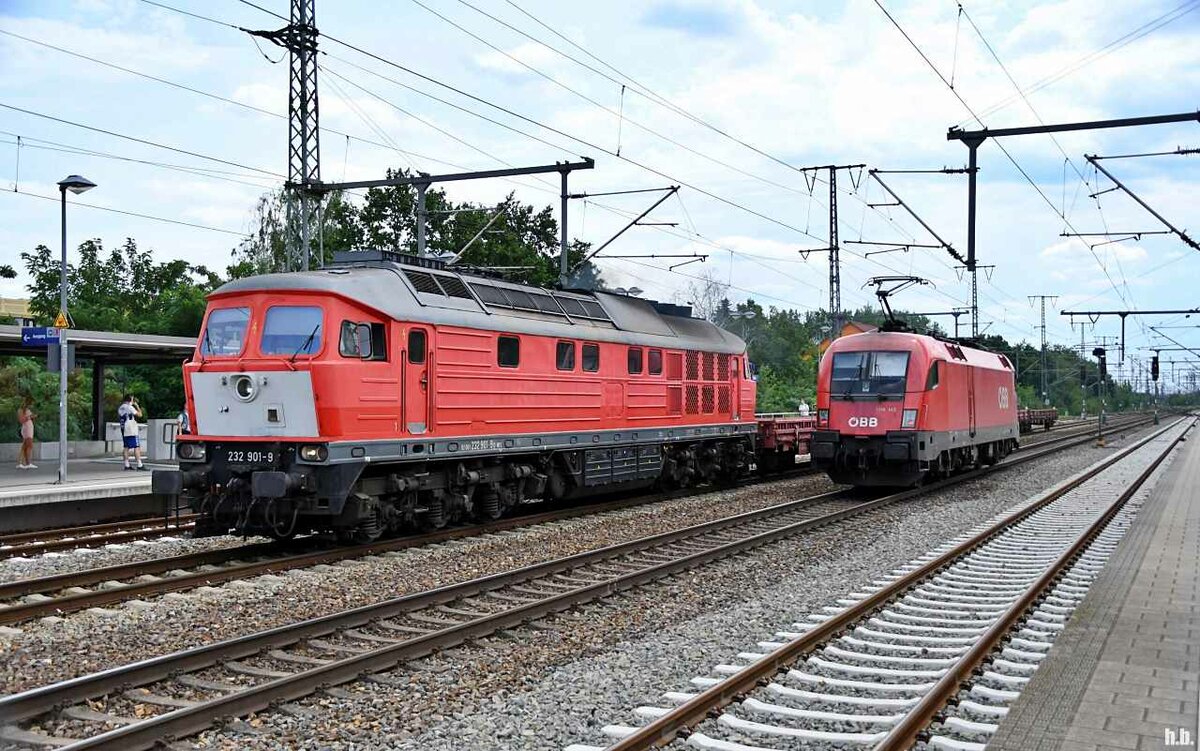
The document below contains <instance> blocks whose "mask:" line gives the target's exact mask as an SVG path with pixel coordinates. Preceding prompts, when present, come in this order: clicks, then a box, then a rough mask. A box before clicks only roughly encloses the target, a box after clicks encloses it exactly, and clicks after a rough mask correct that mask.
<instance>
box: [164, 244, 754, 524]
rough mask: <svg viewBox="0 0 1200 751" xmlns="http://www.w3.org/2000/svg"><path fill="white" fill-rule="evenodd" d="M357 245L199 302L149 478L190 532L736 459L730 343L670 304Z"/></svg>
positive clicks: (453, 509) (576, 489) (419, 511)
mask: <svg viewBox="0 0 1200 751" xmlns="http://www.w3.org/2000/svg"><path fill="white" fill-rule="evenodd" d="M355 255H356V256H359V257H362V256H363V254H355ZM371 258H372V260H359V261H355V262H352V263H349V264H342V265H337V266H334V267H331V268H329V269H325V270H321V271H311V272H302V273H289V274H271V275H266V276H259V277H253V278H249V279H242V280H238V281H234V282H231V283H229V284H226V285H225V286H223V287H221V288H220V289H218V290H217V291H216V292H214V293H213V294H212V295H211V296H210V300H209V310H208V313H207V315H206V317H205V322H204V329H203V331H202V334H201V337H200V341H199V344H198V346H197V351H196V354H195V355H194V357H193V359H192V360H191V361H190V362H189V363H187V364H186V365H185V366H184V384H185V389H186V391H187V399H188V406H189V410H190V411H191V413H192V417H193V425H194V426H195V434H194V435H192V436H187V437H185V438H184V439H183V440H182V441H181V444H180V446H179V452H178V453H179V456H180V470H179V471H178V472H156V473H155V475H154V490H155V492H160V493H164V494H168V495H183V496H185V497H186V498H187V499H188V501H189V503H190V505H191V506H192V507H193V508H194V509H195V510H196V511H197V512H198V513H199V514H200V515H201V517H200V522H199V524H198V533H200V534H205V533H207V534H223V533H225V532H227V531H229V530H231V529H232V530H235V531H237V532H240V533H243V534H248V533H263V534H268V535H271V536H275V537H288V536H290V535H292V534H295V533H297V532H304V531H335V532H338V533H340V534H341V535H343V536H345V537H347V538H350V539H358V540H363V539H372V538H374V537H376V536H378V535H379V534H381V533H383V532H384V531H386V530H389V529H398V528H401V527H404V526H414V525H415V526H419V527H425V528H434V527H439V526H441V525H443V524H445V523H446V522H448V521H452V520H459V519H486V518H496V517H498V516H500V515H502V514H504V513H506V512H508V511H510V510H511V509H513V508H514V507H516V506H517V505H518V504H520V503H521V502H523V501H526V500H540V499H562V498H573V497H578V496H583V495H587V494H589V493H595V492H599V491H601V490H610V489H613V488H614V487H625V486H629V487H636V486H643V485H650V484H654V483H661V484H664V485H676V486H678V485H687V484H690V483H693V482H705V481H711V480H715V479H718V478H732V477H736V476H738V475H740V474H742V473H744V472H745V471H747V470H748V469H749V467H750V465H751V463H752V457H753V453H752V452H753V448H754V440H755V434H756V430H757V423H756V422H755V420H754V415H753V410H754V403H755V384H754V382H753V381H752V380H751V379H750V378H749V377H748V372H749V370H748V365H747V363H746V357H745V344H744V343H743V342H742V341H741V340H740V339H738V338H737V337H735V336H734V335H732V334H730V333H728V332H726V331H724V330H722V329H720V328H718V327H716V326H713V325H712V324H710V323H708V322H707V321H702V320H697V319H695V318H692V317H690V311H689V310H688V309H686V308H681V307H679V306H673V305H663V304H657V303H651V302H648V301H645V300H640V299H637V298H631V297H625V296H621V295H614V294H606V293H587V292H559V291H549V290H545V289H540V288H535V287H529V286H524V285H518V284H511V283H507V282H503V281H498V280H495V279H490V278H485V277H477V276H469V275H464V274H458V273H456V272H455V271H453V270H451V269H448V268H442V267H441V266H440V264H437V263H436V262H426V261H420V260H418V259H414V258H411V257H404V256H396V255H393V254H374V255H372V257H371Z"/></svg>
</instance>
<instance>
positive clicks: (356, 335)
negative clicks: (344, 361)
mask: <svg viewBox="0 0 1200 751" xmlns="http://www.w3.org/2000/svg"><path fill="white" fill-rule="evenodd" d="M338 353H339V354H341V356H342V357H357V358H359V359H362V360H386V359H387V336H386V335H385V333H384V328H383V324H382V323H355V322H354V321H342V335H341V337H340V339H339V341H338Z"/></svg>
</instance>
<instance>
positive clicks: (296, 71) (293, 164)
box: [287, 0, 323, 271]
mask: <svg viewBox="0 0 1200 751" xmlns="http://www.w3.org/2000/svg"><path fill="white" fill-rule="evenodd" d="M291 19H292V22H291V24H289V26H288V30H289V33H288V40H287V41H288V44H287V49H288V51H289V52H290V53H291V76H290V80H289V95H288V190H289V191H290V193H291V196H290V200H289V201H288V214H289V216H288V223H287V227H288V246H289V247H288V257H289V260H290V259H295V260H296V261H297V262H300V263H302V265H301V266H300V268H302V269H304V270H306V271H307V270H308V269H309V268H311V266H312V260H311V257H310V255H311V253H310V247H311V239H312V228H313V225H314V224H315V219H316V213H317V206H318V199H317V197H316V196H315V195H314V194H313V193H311V192H310V191H309V187H310V186H312V185H314V184H316V183H320V182H321V130H320V115H319V110H318V105H317V27H316V19H317V0H292V15H291ZM322 260H323V259H322Z"/></svg>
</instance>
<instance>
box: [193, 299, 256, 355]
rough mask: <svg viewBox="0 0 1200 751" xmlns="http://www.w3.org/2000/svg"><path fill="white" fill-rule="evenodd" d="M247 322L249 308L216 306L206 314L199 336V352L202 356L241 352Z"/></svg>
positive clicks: (244, 342)
mask: <svg viewBox="0 0 1200 751" xmlns="http://www.w3.org/2000/svg"><path fill="white" fill-rule="evenodd" d="M249 323H250V309H249V308H216V309H215V310H213V311H212V312H211V313H209V314H208V322H207V323H206V324H205V326H204V334H203V335H202V336H201V337H200V354H201V355H202V356H204V357H213V356H217V357H222V356H236V355H240V354H242V349H243V348H245V346H246V326H247V325H248V324H249Z"/></svg>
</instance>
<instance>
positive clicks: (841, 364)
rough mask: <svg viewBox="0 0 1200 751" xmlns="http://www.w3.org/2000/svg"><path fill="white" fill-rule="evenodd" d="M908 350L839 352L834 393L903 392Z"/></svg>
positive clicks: (892, 393)
mask: <svg viewBox="0 0 1200 751" xmlns="http://www.w3.org/2000/svg"><path fill="white" fill-rule="evenodd" d="M907 375H908V353H907V352H835V353H834V355H833V383H832V384H831V385H830V388H829V393H830V395H832V396H835V397H837V396H842V397H846V398H852V397H854V396H856V395H869V396H880V395H885V396H886V395H903V394H904V383H905V378H906V377H907Z"/></svg>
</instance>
